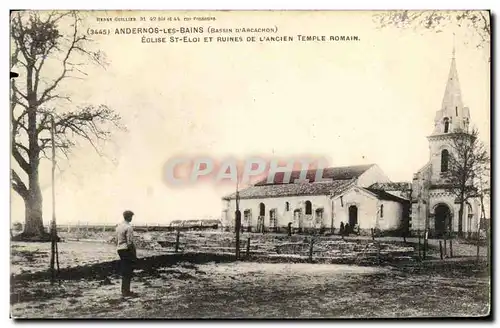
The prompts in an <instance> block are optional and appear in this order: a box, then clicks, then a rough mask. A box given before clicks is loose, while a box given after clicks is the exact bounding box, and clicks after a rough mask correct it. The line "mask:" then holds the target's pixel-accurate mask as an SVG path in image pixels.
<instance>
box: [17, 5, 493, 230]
mask: <svg viewBox="0 0 500 328" xmlns="http://www.w3.org/2000/svg"><path fill="white" fill-rule="evenodd" d="M116 15H117V14H116V13H113V12H108V13H105V12H98V13H93V14H89V15H87V18H86V26H87V27H92V28H110V29H111V30H112V31H113V30H114V29H115V28H116V27H147V26H162V27H171V26H174V25H176V24H175V23H171V22H164V23H155V24H153V23H151V22H147V23H145V24H142V25H141V23H139V22H135V23H134V22H127V23H124V22H122V23H117V22H109V23H102V22H97V21H96V17H116ZM128 15H129V16H132V15H133V14H130V13H129V14H128ZM156 15H157V16H158V15H162V16H179V17H181V18H182V17H183V16H185V15H184V14H183V13H180V12H177V13H173V14H170V15H168V14H166V13H163V14H161V13H156ZM203 15H205V16H208V15H210V16H214V17H216V18H217V21H216V22H211V23H189V24H188V23H186V24H179V23H177V26H204V27H205V28H206V27H207V26H208V25H211V26H216V27H226V28H233V29H234V28H238V27H274V26H277V27H278V33H277V35H287V36H295V37H296V35H297V34H301V35H326V36H329V35H357V36H359V38H360V41H359V42H331V43H330V42H323V43H312V42H298V41H295V42H288V43H283V42H282V43H276V42H275V43H259V42H256V43H189V44H188V43H186V44H182V43H177V44H170V43H168V44H143V43H141V35H104V36H99V37H95V38H94V39H95V40H96V46H97V47H98V48H99V49H101V50H102V51H104V52H105V53H106V55H107V57H108V59H109V62H110V65H109V67H108V68H107V69H106V70H103V69H100V68H97V67H92V66H89V67H88V68H87V70H86V71H87V73H88V76H87V78H86V79H85V80H75V81H70V82H68V83H66V84H65V85H64V88H63V89H62V91H63V92H64V93H66V94H69V95H71V97H72V103H71V104H64V105H63V104H61V105H60V106H59V107H58V109H57V110H58V111H61V112H62V111H65V110H68V109H69V108H71V107H74V106H77V105H80V104H106V105H107V106H109V107H111V108H113V109H115V110H116V111H117V112H118V113H119V114H120V115H121V116H122V118H123V121H122V123H123V125H125V126H126V127H127V131H116V132H115V133H114V134H113V136H112V138H111V140H110V141H109V142H108V143H107V144H105V145H103V146H102V147H103V148H102V149H103V153H104V154H105V156H104V157H99V156H98V155H97V154H96V153H95V152H94V151H93V150H92V148H91V147H90V146H89V145H85V144H82V145H81V146H80V147H78V148H76V149H74V151H73V153H72V155H71V157H70V160H69V161H68V160H65V159H63V158H61V159H60V160H59V164H60V166H61V171H60V172H59V173H58V175H57V179H56V185H57V218H58V221H59V222H61V223H66V222H77V221H80V222H91V223H115V222H117V221H119V220H120V219H121V212H122V211H123V210H125V209H131V210H133V211H134V212H135V213H136V218H135V221H136V223H168V222H169V221H171V220H174V219H186V218H198V217H217V216H220V213H221V209H222V203H221V197H222V196H224V195H225V194H227V193H229V192H232V191H233V190H234V186H233V185H228V184H225V185H217V184H214V183H210V182H209V181H205V182H201V183H198V184H194V185H191V186H177V187H174V186H171V185H168V184H166V183H165V182H164V180H163V178H162V175H163V172H162V170H163V168H164V164H165V162H166V161H168V160H169V159H172V158H174V157H176V156H182V155H183V156H192V157H193V158H196V157H198V156H210V157H212V158H214V159H215V160H223V159H225V158H227V157H235V158H238V159H245V158H247V157H250V156H263V157H269V156H274V157H293V156H302V155H303V154H309V155H312V156H318V157H325V158H327V159H328V160H329V164H330V165H331V166H343V165H356V164H366V163H376V164H378V165H379V166H380V167H381V169H382V170H383V171H384V172H385V173H386V174H387V175H388V176H389V177H390V178H391V179H392V180H393V181H410V180H411V178H412V174H413V173H414V172H416V171H417V170H418V169H420V168H421V167H422V166H423V165H424V164H425V163H426V162H427V160H428V157H429V153H428V143H427V139H426V136H428V135H429V134H430V133H431V132H432V129H433V124H434V123H433V119H434V115H435V112H436V111H437V110H439V109H440V106H441V101H442V97H443V93H444V89H445V82H446V78H447V75H448V71H449V67H450V60H451V53H452V47H453V43H454V42H453V39H454V38H453V33H454V32H455V34H456V36H455V44H456V60H457V68H458V74H459V80H460V84H461V87H462V95H463V100H464V104H465V106H468V107H469V108H470V112H471V120H472V122H473V124H475V125H476V126H478V128H479V129H480V132H481V135H482V138H483V139H484V140H485V141H486V140H489V137H490V135H489V133H490V131H489V126H490V116H489V112H490V107H489V106H490V104H489V101H490V94H489V90H490V85H489V83H490V81H489V79H490V73H489V63H488V58H489V47H486V48H476V47H475V44H476V43H475V42H476V41H477V40H474V35H473V34H471V33H467V31H464V30H463V29H455V28H453V27H449V28H445V29H443V31H442V32H441V33H429V32H426V31H423V30H411V29H410V30H399V29H392V28H389V29H377V28H376V25H375V23H374V22H373V17H372V13H369V12H344V13H341V12H329V13H321V12H302V13H293V12H287V13H280V12H274V13H273V12H259V13H252V12H240V13H234V12H225V13H222V12H220V13H215V12H214V13H204V14H203ZM122 16H123V14H122ZM133 16H135V17H139V16H146V17H149V16H152V14H151V13H143V14H142V15H141V14H140V13H137V14H135V15H133ZM191 16H193V14H191ZM255 35H256V36H261V35H262V36H263V35H271V34H255ZM203 36H208V34H206V33H204V35H203ZM226 36H239V35H237V34H232V35H226ZM243 36H244V37H245V36H246V35H243ZM41 172H42V173H41V174H42V177H41V184H42V187H43V188H44V209H45V218H46V220H47V221H48V218H49V217H50V213H51V205H50V166H49V163H44V165H43V167H42V170H41ZM23 213H24V208H23V206H22V201H21V199H20V198H18V197H17V196H16V195H14V194H13V198H12V218H13V220H16V218H19V220H22V217H23Z"/></svg>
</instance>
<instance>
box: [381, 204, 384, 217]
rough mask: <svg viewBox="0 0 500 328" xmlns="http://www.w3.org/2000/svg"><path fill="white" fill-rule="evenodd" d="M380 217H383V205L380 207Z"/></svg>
mask: <svg viewBox="0 0 500 328" xmlns="http://www.w3.org/2000/svg"><path fill="white" fill-rule="evenodd" d="M380 217H381V218H383V217H384V204H382V205H380Z"/></svg>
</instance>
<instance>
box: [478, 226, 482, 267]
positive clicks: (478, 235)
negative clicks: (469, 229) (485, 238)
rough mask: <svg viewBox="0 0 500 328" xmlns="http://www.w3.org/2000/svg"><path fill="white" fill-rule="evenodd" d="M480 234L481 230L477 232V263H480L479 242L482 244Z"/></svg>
mask: <svg viewBox="0 0 500 328" xmlns="http://www.w3.org/2000/svg"><path fill="white" fill-rule="evenodd" d="M479 235H480V233H479V229H478V231H477V261H478V262H479V242H480V240H481V239H480V237H479Z"/></svg>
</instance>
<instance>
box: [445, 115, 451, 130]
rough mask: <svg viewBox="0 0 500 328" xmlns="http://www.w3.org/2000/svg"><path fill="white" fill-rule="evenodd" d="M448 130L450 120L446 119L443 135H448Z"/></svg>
mask: <svg viewBox="0 0 500 328" xmlns="http://www.w3.org/2000/svg"><path fill="white" fill-rule="evenodd" d="M449 129H450V120H448V118H445V119H444V133H448V131H449Z"/></svg>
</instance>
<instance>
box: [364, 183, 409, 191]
mask: <svg viewBox="0 0 500 328" xmlns="http://www.w3.org/2000/svg"><path fill="white" fill-rule="evenodd" d="M368 188H370V189H377V190H386V191H387V190H389V191H408V190H411V184H410V183H409V182H377V183H374V184H372V185H371V186H370V187H368Z"/></svg>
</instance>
